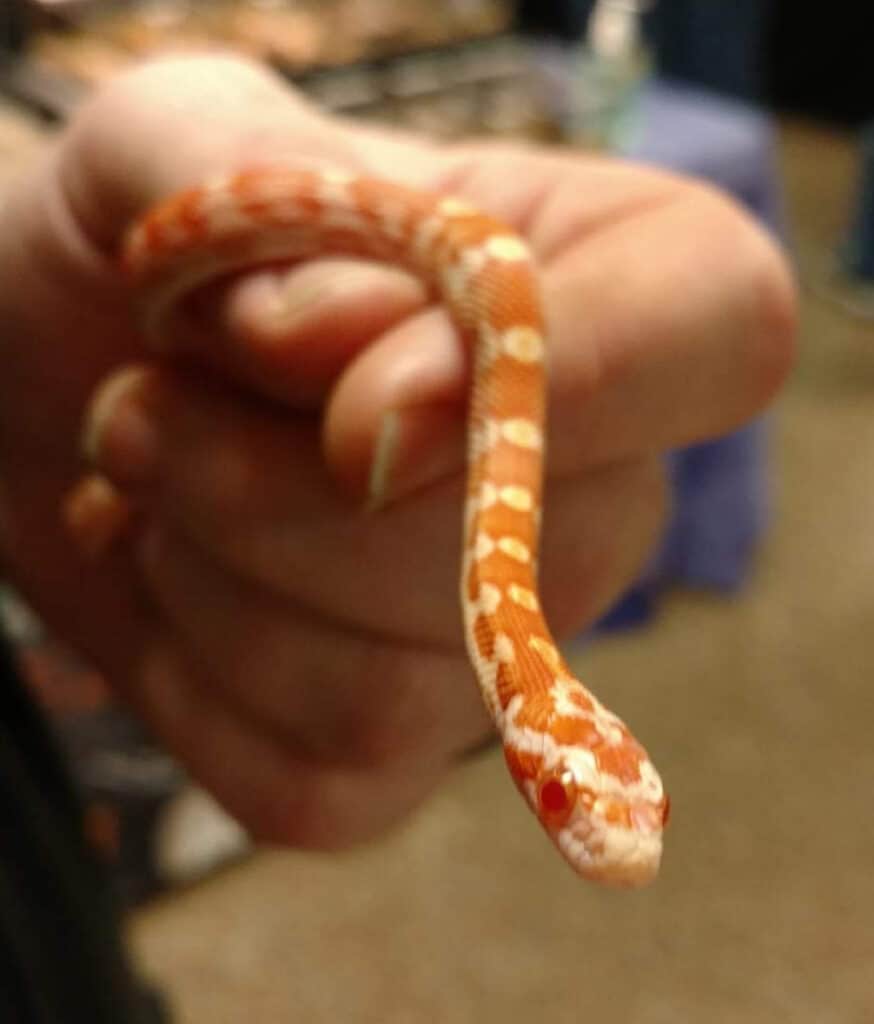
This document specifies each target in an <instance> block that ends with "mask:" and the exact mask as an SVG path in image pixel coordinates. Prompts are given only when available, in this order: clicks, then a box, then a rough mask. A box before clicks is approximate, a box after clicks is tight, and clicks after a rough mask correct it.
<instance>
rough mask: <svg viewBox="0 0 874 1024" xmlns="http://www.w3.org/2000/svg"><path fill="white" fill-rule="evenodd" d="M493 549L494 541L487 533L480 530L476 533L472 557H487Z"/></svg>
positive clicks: (478, 558) (480, 558)
mask: <svg viewBox="0 0 874 1024" xmlns="http://www.w3.org/2000/svg"><path fill="white" fill-rule="evenodd" d="M494 550H495V542H494V541H493V540H492V538H491V537H490V536H489V535H488V534H487V533H482V532H480V533H478V534H477V535H476V540H475V541H474V543H473V557H474V558H475V559H477V561H480V560H482V559H483V558H488V557H489V555H490V554H491V553H492V552H493V551H494Z"/></svg>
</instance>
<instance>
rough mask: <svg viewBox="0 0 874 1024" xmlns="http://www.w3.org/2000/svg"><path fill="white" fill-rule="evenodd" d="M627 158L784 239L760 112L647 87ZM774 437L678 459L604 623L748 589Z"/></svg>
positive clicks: (747, 437)
mask: <svg viewBox="0 0 874 1024" xmlns="http://www.w3.org/2000/svg"><path fill="white" fill-rule="evenodd" d="M636 129H637V131H636V136H635V137H634V138H632V139H631V140H630V141H629V143H628V145H627V147H626V148H625V150H624V152H623V155H624V156H626V157H628V158H630V159H633V160H638V161H641V162H645V163H650V164H657V165H659V166H662V167H668V168H670V169H672V170H676V171H681V172H682V173H684V174H689V175H693V176H697V177H700V178H704V179H706V180H707V181H709V182H710V183H711V184H714V185H716V186H718V187H720V188H722V189H723V190H724V191H726V192H728V193H730V194H731V195H733V196H734V197H735V198H736V199H737V200H738V201H739V202H741V203H742V204H743V205H744V206H746V207H747V209H748V210H749V211H750V212H751V213H753V214H754V215H755V216H756V217H757V218H758V219H759V220H760V221H761V222H762V223H763V224H765V225H766V226H767V227H768V228H770V229H771V231H772V232H773V233H774V234H775V235H777V236H781V235H782V234H783V210H782V203H781V193H780V187H779V175H778V173H777V170H776V159H775V153H776V148H775V144H774V129H773V125H772V122H771V120H770V119H769V118H768V117H767V116H765V115H763V114H762V113H760V112H759V111H757V110H755V109H754V108H751V107H749V106H746V105H744V104H742V103H739V102H737V101H734V100H727V99H724V98H722V97H717V96H714V95H710V94H708V93H704V92H702V91H700V90H696V89H692V88H688V87H685V86H678V85H673V84H670V83H666V82H656V83H654V84H652V85H651V86H649V87H647V89H646V90H645V91H644V94H643V96H642V99H641V109H640V112H639V114H638V120H637V124H636ZM767 444H768V430H767V423H766V421H765V420H757V421H754V422H753V423H751V424H749V425H748V426H746V427H744V428H743V429H742V430H738V431H736V432H735V433H732V434H730V435H728V436H726V437H723V438H719V439H717V440H714V441H708V442H705V443H702V444H696V445H693V446H691V447H689V448H684V449H682V450H680V451H677V452H674V453H672V454H671V456H670V457H669V470H670V477H671V481H672V484H673V490H674V512H673V516H672V519H671V521H670V523H669V524H668V527H667V531H666V534H665V536H664V538H663V540H662V543H661V546H660V549H659V550H658V552H657V554H656V556H655V557H654V559H653V561H652V563H651V565H650V566H649V568H648V570H647V571H646V573H645V574H644V577H643V578H642V579H641V580H640V582H639V584H638V585H637V586H636V587H635V588H634V589H633V590H632V591H631V592H630V593H628V594H626V595H625V597H624V598H623V599H622V600H621V601H620V602H619V604H618V605H617V606H616V607H615V608H614V609H613V610H612V611H611V612H610V613H609V614H608V615H607V616H606V618H605V619H604V620H603V621H602V623H601V628H603V629H613V628H623V627H628V626H632V625H636V624H638V623H640V622H642V621H645V620H646V619H647V618H648V617H649V616H650V614H651V613H652V610H653V604H654V600H655V597H656V596H657V594H658V593H659V591H661V590H663V589H664V588H665V587H666V586H668V585H670V584H672V583H681V584H685V585H689V586H696V587H705V588H711V589H718V590H722V591H732V590H735V589H736V588H738V587H740V586H741V584H742V583H743V582H744V580H745V579H746V577H747V575H748V572H749V568H750V564H751V560H752V557H753V554H754V552H755V548H756V544H757V541H758V540H759V538H760V537H761V535H762V533H763V531H764V529H765V527H766V526H767V523H768V519H769V515H768V512H769V497H770V494H769V485H768V463H767Z"/></svg>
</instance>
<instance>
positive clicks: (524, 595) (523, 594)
mask: <svg viewBox="0 0 874 1024" xmlns="http://www.w3.org/2000/svg"><path fill="white" fill-rule="evenodd" d="M507 596H508V597H509V598H510V600H511V601H513V602H514V603H515V604H518V605H519V606H520V608H526V609H527V610H528V611H529V612H536V611H537V609H538V608H539V607H540V603H539V601H538V600H537V595H536V594H535V593H534V591H533V590H529V589H528V587H522V586H520V585H519V584H518V583H511V584H510V585H509V587H507Z"/></svg>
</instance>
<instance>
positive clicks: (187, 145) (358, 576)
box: [0, 59, 793, 847]
mask: <svg viewBox="0 0 874 1024" xmlns="http://www.w3.org/2000/svg"><path fill="white" fill-rule="evenodd" d="M282 161H289V162H292V163H297V164H300V163H301V162H303V163H304V165H305V166H307V165H309V166H312V165H317V166H318V165H330V166H335V167H340V168H343V169H350V170H358V171H363V172H366V173H370V174H374V175H378V176H382V177H390V178H394V179H396V180H400V181H402V182H405V183H406V184H410V185H413V186H415V187H420V188H426V189H430V190H432V191H439V192H447V193H452V194H456V195H460V196H462V197H463V198H465V199H468V200H469V201H471V202H473V203H474V204H476V205H478V206H481V207H482V208H484V209H486V210H487V211H488V212H490V213H493V214H494V215H496V216H498V217H499V218H500V219H502V220H504V221H507V222H509V223H510V224H512V225H513V226H515V227H516V228H517V229H518V230H520V231H521V232H522V233H523V234H525V235H526V237H527V238H528V240H529V242H530V244H531V245H532V247H533V249H534V251H535V254H536V255H537V256H538V257H539V260H540V263H541V266H542V286H543V294H544V303H545V308H546V313H547V318H548V321H549V324H550V334H551V336H550V373H551V384H550V432H549V446H548V451H549V467H548V482H547V490H546V497H545V507H546V513H545V520H544V538H543V552H542V559H541V588H542V595H543V598H544V605H545V610H546V616H547V619H548V621H549V622H550V623H551V625H552V626H553V628H554V630H555V632H556V633H557V635H559V636H561V635H567V634H570V633H573V632H575V631H577V630H579V629H582V628H584V627H585V626H586V625H588V624H590V623H591V622H592V621H594V619H595V618H596V617H597V616H598V614H599V613H600V612H602V611H603V610H604V609H605V608H606V607H607V606H608V605H609V604H610V602H611V601H612V600H614V599H615V597H616V596H618V594H619V593H621V591H622V590H623V589H624V588H625V587H627V586H628V584H629V583H630V582H631V581H632V580H633V578H634V576H635V574H636V572H637V571H638V569H639V567H640V564H641V562H642V560H643V559H644V558H645V557H646V555H647V554H648V553H649V552H650V550H651V548H652V545H653V543H654V541H655V539H656V538H657V536H658V533H659V529H660V527H661V525H662V521H663V516H664V508H665V483H664V478H663V472H662V458H661V455H662V453H663V452H664V451H665V450H666V449H668V448H671V447H675V446H677V445H681V444H685V443H688V442H691V441H695V440H700V439H702V438H705V437H708V436H713V435H715V434H718V433H721V432H724V431H727V430H730V429H731V428H733V427H735V426H737V425H739V424H740V423H742V422H743V421H744V420H745V419H747V418H748V417H750V416H751V415H753V414H754V413H755V412H757V411H758V410H759V409H760V408H761V407H762V406H763V405H764V404H765V402H766V401H767V400H768V399H769V398H770V396H771V395H772V394H773V392H774V391H775V389H776V387H777V386H778V384H779V382H780V380H781V379H782V377H783V375H784V374H785V372H786V371H787V368H788V365H789V362H790V359H791V347H792V345H791V339H792V325H793V299H792V289H791V285H790V283H789V280H788V277H787V275H786V271H785V269H784V267H783V264H782V263H781V261H780V259H779V257H778V255H777V254H776V252H775V250H774V248H773V246H772V245H771V244H770V242H768V241H767V239H766V238H765V237H764V235H763V234H762V233H761V232H760V231H759V230H758V229H757V228H756V227H755V226H754V225H753V224H752V223H751V222H750V221H749V220H748V219H747V218H746V217H745V216H744V215H742V214H741V213H740V212H738V211H737V210H736V209H735V208H734V207H733V206H732V205H731V204H730V203H728V202H727V201H726V200H724V199H722V198H720V197H718V196H717V195H716V194H715V193H713V192H711V191H710V190H708V189H705V188H703V187H701V186H698V185H693V184H690V183H688V182H684V181H682V180H679V179H677V178H675V177H672V176H670V175H666V174H662V173H658V172H655V171H651V170H644V169H641V168H634V167H631V166H626V165H622V164H617V163H615V162H613V161H609V160H603V159H598V158H588V157H582V156H570V155H560V154H557V153H555V152H544V151H537V150H525V149H521V148H517V147H509V146H507V145H493V144H488V143H477V144H466V145H463V146H450V147H437V146H433V145H429V144H426V143H423V142H420V141H417V140H414V139H409V138H405V137H401V136H398V135H392V134H388V133H379V132H376V131H374V130H372V129H365V128H360V127H351V126H349V125H345V124H342V123H340V122H337V121H334V120H329V119H326V118H323V117H322V116H320V115H318V114H317V113H315V112H314V111H312V110H311V109H310V108H308V107H306V106H305V105H303V104H302V103H301V102H300V101H298V100H297V99H296V98H295V97H294V96H293V95H292V94H290V93H289V92H288V91H287V90H285V89H284V88H283V87H282V86H281V85H280V84H279V83H278V82H277V81H276V80H275V79H273V78H272V77H270V76H269V75H267V74H266V73H264V72H262V71H260V70H258V69H256V68H254V67H252V66H250V65H247V64H244V63H240V62H236V61H230V60H225V59H198V60H192V59H183V60H170V61H164V62H161V63H156V64H153V65H150V66H146V67H144V68H142V69H141V70H139V71H137V72H136V73H134V74H132V75H129V76H127V77H125V78H123V79H121V80H119V81H118V82H116V83H115V84H114V85H112V86H110V87H109V88H108V89H107V90H105V91H104V92H103V93H101V94H100V95H98V96H97V97H95V98H94V99H93V100H92V101H91V102H90V103H89V104H88V105H87V106H86V108H85V109H84V110H83V111H82V112H81V114H80V116H79V117H78V118H77V119H76V122H75V123H74V124H73V125H72V126H71V128H70V129H69V130H68V131H67V133H66V134H65V136H64V137H63V139H62V140H61V143H60V145H59V146H58V147H57V149H56V150H55V152H54V153H53V154H52V156H51V157H50V158H49V159H48V160H46V161H45V163H44V164H43V166H42V167H41V168H39V170H38V172H37V173H35V174H33V175H32V176H31V177H30V178H28V179H27V180H26V181H23V182H21V184H20V186H19V187H18V189H17V191H16V192H15V193H14V194H13V195H12V197H11V198H10V200H9V201H8V202H7V204H6V206H5V208H4V210H3V213H2V227H3V230H2V231H0V318H2V322H3V324H4V325H5V326H4V334H5V341H4V350H3V379H2V382H0V478H2V482H0V552H2V557H3V559H4V561H5V562H6V564H7V565H8V567H9V571H10V574H11V576H12V578H13V580H14V581H15V582H17V583H18V585H19V586H21V587H22V589H23V590H24V591H25V592H26V593H27V594H28V595H29V597H30V599H31V600H32V602H33V603H34V604H35V606H36V607H37V608H38V609H39V611H40V612H41V613H42V614H43V615H44V617H45V618H46V619H47V620H48V621H49V622H50V623H51V624H52V625H53V626H54V627H55V628H56V629H57V630H59V631H60V632H61V633H63V634H64V635H65V636H67V637H68V638H69V639H70V640H72V641H73V643H75V644H76V645H77V646H78V647H79V648H80V649H82V650H84V651H85V652H87V654H88V655H89V656H90V657H91V658H92V659H93V661H94V662H95V663H96V664H97V665H98V666H99V667H100V668H101V669H102V670H103V671H104V672H105V673H106V674H107V676H108V678H109V679H110V680H112V682H113V683H114V685H115V686H116V687H117V688H118V690H119V691H120V693H121V694H123V696H124V697H125V698H126V699H127V700H128V701H129V702H130V703H131V704H132V705H133V706H134V707H135V708H136V709H137V710H138V711H139V713H140V714H141V715H142V716H143V717H144V718H145V720H146V721H147V722H148V723H149V725H150V726H151V728H152V729H153V731H154V732H155V733H156V735H157V736H158V737H160V738H161V739H162V740H163V741H164V742H165V743H166V744H167V746H168V747H169V748H170V749H172V750H173V751H174V752H175V753H176V754H177V755H178V756H179V757H180V758H181V760H182V761H183V762H184V763H185V764H186V765H187V766H188V767H189V769H190V770H191V771H192V772H193V773H194V775H195V776H197V777H198V778H199V779H200V780H201V781H202V782H203V783H204V784H205V785H206V786H207V787H209V788H210V789H211V790H212V791H213V792H214V793H215V795H216V796H217V797H218V798H219V799H220V800H221V801H222V802H223V803H224V804H225V805H226V806H227V807H228V809H229V810H230V811H231V812H233V813H234V814H235V815H236V816H237V817H238V818H240V819H241V820H242V821H243V822H244V824H246V825H247V826H248V827H249V828H250V829H251V830H252V831H253V833H254V834H255V835H256V836H257V837H259V838H262V839H266V840H271V841H279V842H286V843H293V844H297V845H305V846H318V847H333V846H340V845H343V844H345V843H348V842H351V841H354V840H356V839H360V838H364V837H366V836H368V835H370V834H373V833H374V832H378V831H379V830H381V829H382V828H384V827H386V826H387V825H389V824H390V823H391V822H393V821H395V820H397V819H398V818H400V817H401V816H402V815H403V814H404V813H406V812H407V811H408V810H409V809H410V808H411V807H413V806H414V805H415V804H416V803H418V802H419V801H421V799H422V798H423V797H424V796H425V795H426V794H427V793H428V791H429V790H430V789H431V788H432V787H433V786H434V785H435V784H436V783H437V782H438V781H439V780H440V779H441V777H443V775H445V773H446V771H447V770H448V769H449V768H450V766H451V765H452V764H453V763H454V762H455V760H456V759H457V758H458V757H459V756H461V755H462V754H463V752H464V751H466V750H468V749H470V748H471V747H472V746H474V745H476V744H477V743H479V742H481V741H482V740H483V739H484V738H485V737H486V736H487V735H488V733H489V728H490V726H489V723H488V720H487V717H486V715H485V712H484V711H483V709H482V707H481V702H480V698H479V696H478V695H477V693H476V690H475V687H474V686H473V683H472V677H471V672H470V670H469V668H468V666H467V661H466V657H465V655H464V652H463V647H462V638H461V629H460V616H459V611H458V607H457V579H456V577H457V573H458V564H457V563H458V551H459V545H460V522H461V502H462V492H463V466H464V445H463V432H464V417H463V409H464V402H465V394H466V386H467V380H466V363H465V359H464V354H463V352H462V351H461V348H460V346H459V343H458V340H457V338H456V336H455V334H454V332H453V331H452V329H451V326H450V324H449V321H448V319H447V318H446V316H445V313H444V312H442V311H441V310H439V309H434V308H431V307H429V306H427V305H426V296H425V294H424V292H423V290H422V289H421V288H420V286H419V285H418V284H417V283H416V282H414V281H412V280H411V279H409V278H408V277H406V276H405V275H403V274H401V273H400V272H398V271H394V270H389V269H387V268H382V267H373V266H365V265H362V264H357V263H355V262H353V261H348V260H342V261H338V260H332V261H316V262H312V263H309V264H307V265H305V266H300V267H296V268H293V269H290V270H289V269H272V270H269V271H258V272H252V273H249V274H246V275H244V276H242V277H240V278H238V279H236V280H234V281H232V282H225V283H223V284H222V286H221V287H218V286H216V287H211V288H209V289H207V291H206V293H205V294H203V295H202V296H200V297H198V299H197V301H195V302H192V303H190V304H188V306H186V308H185V309H184V310H183V311H181V312H180V315H179V316H178V317H177V318H176V319H175V320H174V322H173V325H172V332H171V335H172V336H170V337H168V342H169V343H170V345H171V351H172V353H173V358H172V359H169V360H167V359H165V360H163V361H157V360H156V359H154V358H152V357H150V355H149V353H147V352H145V351H143V349H142V346H141V344H140V342H139V339H138V337H137V334H136V331H135V330H134V327H133V324H132V321H131V317H130V312H129V308H128V296H127V294H126V292H125V288H124V286H123V283H122V281H121V277H120V275H119V273H118V271H117V269H116V267H115V262H114V257H115V255H116V253H117V249H118V245H119V241H120V238H121V235H122V232H123V230H124V228H125V227H126V225H127V224H128V222H129V221H130V220H131V218H133V217H134V216H136V215H137V214H138V213H139V212H141V210H142V209H143V208H144V207H145V206H146V205H148V204H150V203H152V202H153V201H155V200H156V199H158V198H161V197H163V196H164V195H166V194H168V193H170V192H173V191H176V190H177V189H179V188H181V187H184V186H186V185H189V184H193V183H196V182H198V181H200V180H201V179H202V178H204V177H206V176H207V175H209V174H210V173H214V172H216V171H227V170H229V169H231V168H233V167H236V166H241V165H244V164H251V163H253V162H254V163H266V162H282ZM509 170H512V173H508V171H509ZM100 382H103V385H102V387H101V388H100V391H99V394H98V397H97V400H96V401H95V402H94V404H93V405H92V408H91V413H90V430H89V434H90V439H91V447H92V457H93V459H94V461H95V463H96V466H97V468H99V470H100V471H101V472H102V473H103V474H105V475H106V476H107V477H108V478H109V479H110V480H112V482H113V485H114V486H115V487H117V488H118V489H119V490H121V491H122V492H123V493H124V494H126V495H129V496H130V497H131V498H132V500H133V501H134V502H135V504H136V507H137V509H138V527H137V530H136V531H135V534H134V537H133V540H132V542H131V543H130V544H126V545H119V546H118V547H117V548H116V549H113V550H112V551H111V552H110V553H109V554H108V555H107V556H106V557H105V558H103V559H102V560H100V561H99V562H97V563H93V562H89V561H88V560H87V559H83V558H81V557H80V555H79V554H78V553H77V552H76V551H75V550H73V547H72V545H71V544H70V541H69V537H68V535H67V534H66V533H65V531H64V528H63V525H62V523H61V521H60V517H59V512H58V510H59V508H60V506H61V502H62V498H63V495H64V494H65V493H66V492H67V490H68V488H69V486H70V485H71V483H72V482H73V481H74V480H75V479H76V477H77V475H78V474H79V473H80V472H81V461H80V457H79V454H78V445H77V440H76V439H77V436H78V433H79V425H80V422H81V420H82V417H83V412H84V410H85V408H86V406H87V404H88V402H89V398H90V397H91V395H92V393H93V391H94V389H95V387H96V386H97V385H98V383H100ZM387 410H395V411H401V413H402V415H401V418H400V442H399V448H398V451H397V453H396V458H395V460H394V463H393V468H392V476H391V482H390V487H389V493H388V495H387V498H388V503H387V505H386V507H385V508H384V509H382V510H381V511H380V512H379V513H378V514H371V513H367V512H365V511H364V509H363V505H364V500H365V492H366V487H367V480H368V476H369V473H370V468H371V461H372V453H373V450H374V443H375V438H376V436H377V433H378V431H379V426H380V423H381V422H382V420H383V414H384V413H385V412H386V411H387Z"/></svg>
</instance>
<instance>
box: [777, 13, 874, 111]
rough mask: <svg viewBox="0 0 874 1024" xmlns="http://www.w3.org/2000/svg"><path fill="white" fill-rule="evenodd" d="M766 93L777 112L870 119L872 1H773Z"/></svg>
mask: <svg viewBox="0 0 874 1024" xmlns="http://www.w3.org/2000/svg"><path fill="white" fill-rule="evenodd" d="M775 8H776V10H775V17H774V19H773V23H772V27H771V33H770V38H769V41H768V55H769V60H768V81H767V88H766V97H767V99H768V101H769V102H770V103H771V104H773V105H774V106H776V107H778V108H779V109H781V110H787V111H793V112H796V113H799V114H806V115H809V116H813V117H818V118H823V119H825V120H829V121H836V122H839V123H842V124H846V125H860V124H862V123H863V122H864V121H867V120H870V119H872V118H874V73H872V69H871V62H872V59H874V44H872V36H871V28H870V17H871V5H870V4H868V3H862V2H860V0H833V2H832V3H829V4H818V3H812V4H801V3H798V2H797V0H776V2H775Z"/></svg>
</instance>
